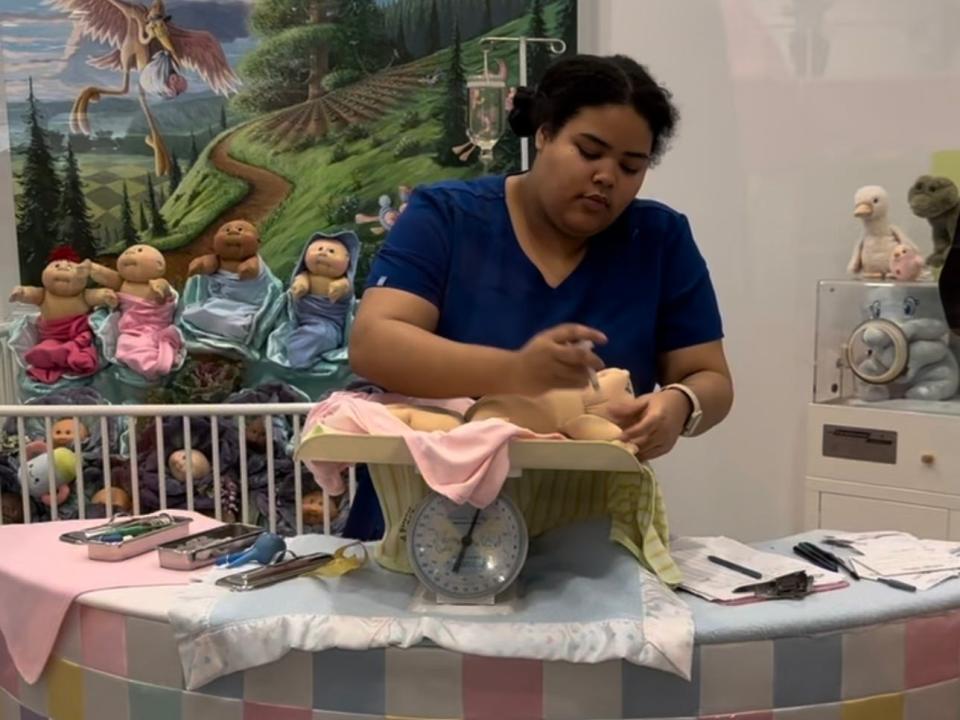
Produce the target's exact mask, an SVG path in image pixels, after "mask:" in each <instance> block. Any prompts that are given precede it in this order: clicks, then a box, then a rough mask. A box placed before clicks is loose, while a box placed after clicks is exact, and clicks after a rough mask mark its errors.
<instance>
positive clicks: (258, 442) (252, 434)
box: [244, 417, 267, 450]
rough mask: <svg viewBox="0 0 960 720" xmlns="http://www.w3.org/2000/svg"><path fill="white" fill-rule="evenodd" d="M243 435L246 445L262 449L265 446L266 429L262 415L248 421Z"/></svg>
mask: <svg viewBox="0 0 960 720" xmlns="http://www.w3.org/2000/svg"><path fill="white" fill-rule="evenodd" d="M244 435H245V436H246V438H247V446H248V447H252V448H255V449H257V450H263V449H264V448H265V447H266V446H267V429H266V426H265V425H264V422H263V418H262V417H257V418H254V419H253V420H251V421H250V422H248V423H247V425H246V430H245V431H244Z"/></svg>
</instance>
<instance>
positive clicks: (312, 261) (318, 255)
mask: <svg viewBox="0 0 960 720" xmlns="http://www.w3.org/2000/svg"><path fill="white" fill-rule="evenodd" d="M304 264H305V265H306V266H307V271H308V272H310V274H311V275H322V276H323V277H328V278H341V277H343V276H344V275H346V274H347V268H349V267H350V251H349V250H347V246H346V245H344V244H343V243H342V242H340V241H339V240H335V239H333V238H322V239H320V240H314V241H313V242H312V243H310V245H309V247H307V252H306V254H305V255H304Z"/></svg>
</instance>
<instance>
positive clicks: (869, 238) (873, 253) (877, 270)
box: [847, 185, 917, 278]
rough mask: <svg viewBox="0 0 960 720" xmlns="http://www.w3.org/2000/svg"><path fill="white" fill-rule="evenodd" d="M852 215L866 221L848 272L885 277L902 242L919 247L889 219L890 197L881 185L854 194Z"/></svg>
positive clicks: (862, 189) (912, 246)
mask: <svg viewBox="0 0 960 720" xmlns="http://www.w3.org/2000/svg"><path fill="white" fill-rule="evenodd" d="M853 200H854V210H853V214H854V215H855V216H856V217H858V218H860V219H861V220H862V221H863V236H862V237H861V238H860V240H859V241H858V242H857V244H856V246H855V247H854V249H853V256H852V257H851V258H850V263H849V265H847V272H849V273H850V274H851V275H860V276H862V277H864V278H884V277H886V276H887V275H889V274H890V256H891V254H892V253H893V251H894V249H895V248H897V247H898V246H900V245H905V246H907V247H910V248H913V249H914V250H916V249H917V246H916V245H914V244H913V242H912V241H911V240H910V238H908V237H907V236H906V234H905V233H904V232H903V230H901V229H900V228H898V227H897V226H896V225H891V224H890V221H889V220H888V219H887V213H888V211H889V209H890V197H889V196H888V195H887V191H886V190H884V189H883V188H882V187H880V186H879V185H866V186H864V187H862V188H860V189H859V190H857V192H856V193H855V194H854V198H853Z"/></svg>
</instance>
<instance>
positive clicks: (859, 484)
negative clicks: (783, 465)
mask: <svg viewBox="0 0 960 720" xmlns="http://www.w3.org/2000/svg"><path fill="white" fill-rule="evenodd" d="M954 405H955V403H950V404H949V405H939V406H938V407H937V409H938V410H941V412H938V413H933V412H923V413H921V412H911V411H904V410H896V409H879V408H876V407H866V406H851V405H830V404H819V403H814V404H811V405H810V406H809V413H808V428H807V478H806V492H805V498H806V508H805V518H806V525H807V527H808V528H830V529H834V530H851V531H856V530H881V529H883V530H887V529H892V530H903V531H906V532H910V533H913V534H915V535H917V536H919V537H928V538H939V539H953V540H960V414H957V415H955V414H952V413H950V412H943V411H947V410H952V409H957V410H958V411H960V407H957V408H954V407H953V406H954Z"/></svg>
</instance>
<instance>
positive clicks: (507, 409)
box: [465, 368, 633, 441]
mask: <svg viewBox="0 0 960 720" xmlns="http://www.w3.org/2000/svg"><path fill="white" fill-rule="evenodd" d="M597 381H598V384H599V389H598V390H595V389H593V388H592V387H590V386H587V387H586V388H584V389H582V390H551V391H550V392H546V393H543V394H542V395H536V396H532V397H528V396H524V395H487V396H484V397H482V398H480V399H479V400H478V401H477V402H476V403H475V404H474V405H473V406H471V408H470V409H469V410H467V413H466V416H465V417H466V420H467V421H475V420H485V419H487V418H491V417H498V418H503V419H505V420H508V421H510V422H512V423H513V424H515V425H519V426H520V427H523V428H527V429H528V430H532V431H533V432H536V433H543V434H548V433H562V434H563V435H566V436H567V437H569V438H572V439H574V440H605V441H614V440H616V439H617V438H619V437H620V435H621V434H622V432H623V431H622V430H621V428H620V427H619V426H618V425H617V424H616V423H615V422H613V420H612V419H611V418H610V416H609V415H608V413H607V407H608V406H609V405H610V403H612V402H619V401H622V400H629V399H632V398H633V388H632V387H631V385H630V374H629V373H628V372H627V371H626V370H620V369H618V368H608V369H606V370H602V371H601V372H599V373H597Z"/></svg>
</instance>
